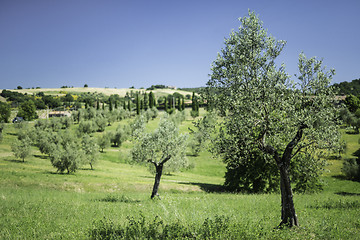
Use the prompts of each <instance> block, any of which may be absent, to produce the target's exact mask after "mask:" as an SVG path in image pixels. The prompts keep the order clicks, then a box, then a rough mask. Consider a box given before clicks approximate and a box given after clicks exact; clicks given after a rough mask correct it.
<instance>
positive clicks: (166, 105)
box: [164, 97, 168, 112]
mask: <svg viewBox="0 0 360 240" xmlns="http://www.w3.org/2000/svg"><path fill="white" fill-rule="evenodd" d="M164 105H165V106H164V109H165V112H167V111H168V102H167V97H165V103H164Z"/></svg>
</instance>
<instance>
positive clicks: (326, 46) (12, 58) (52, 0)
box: [0, 0, 360, 89]
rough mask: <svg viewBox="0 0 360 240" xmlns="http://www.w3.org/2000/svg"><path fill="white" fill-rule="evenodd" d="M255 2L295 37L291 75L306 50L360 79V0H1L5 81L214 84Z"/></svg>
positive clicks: (289, 57) (264, 16)
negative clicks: (214, 67) (234, 33)
mask: <svg viewBox="0 0 360 240" xmlns="http://www.w3.org/2000/svg"><path fill="white" fill-rule="evenodd" d="M248 9H251V10H253V11H255V12H256V13H257V14H259V17H260V19H261V20H262V21H263V22H264V26H265V28H267V29H268V31H269V33H270V34H272V35H273V36H274V37H275V38H277V39H281V40H286V41H287V45H286V48H285V49H284V51H283V53H282V56H281V58H280V61H281V62H284V63H285V64H286V66H287V71H288V73H289V74H291V75H294V74H295V73H296V71H297V58H298V55H299V53H300V52H301V51H304V53H305V55H306V56H308V57H311V56H317V57H319V58H323V59H324V63H325V65H327V66H328V67H331V68H335V69H336V73H337V74H336V75H335V77H334V81H333V82H341V81H351V80H353V79H357V78H360V72H359V71H360V26H359V25H360V18H359V13H360V1H359V0H342V1H327V0H309V1H308V0H303V1H289V0H286V1H285V0H284V1H276V0H271V1H268V0H266V1H256V0H253V1H243V0H234V1H232V0H222V1H220V0H214V1H212V0H189V1H187V0H182V1H179V0H176V1H171V0H164V1H157V0H151V1H149V0H143V1H136V0H133V1H131V0H129V1H123V0H101V1H100V0H0V89H4V88H8V89H12V88H16V87H17V86H18V85H20V86H22V87H24V88H28V87H41V88H47V87H61V86H65V85H67V86H74V87H82V86H84V84H85V83H86V84H88V85H89V87H110V88H112V87H117V88H126V87H130V86H135V87H136V88H140V87H145V88H146V87H149V86H151V85H153V84H164V85H173V86H177V87H199V86H205V85H206V82H207V80H208V74H209V73H210V65H211V63H212V61H213V60H215V58H216V56H217V53H218V52H219V51H220V50H221V48H222V47H223V46H224V38H225V37H227V36H228V35H229V33H230V31H231V30H232V29H237V28H238V27H239V24H240V23H239V21H238V18H239V17H242V16H245V15H247V13H248Z"/></svg>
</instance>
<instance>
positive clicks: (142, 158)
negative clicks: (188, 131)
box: [131, 119, 188, 198]
mask: <svg viewBox="0 0 360 240" xmlns="http://www.w3.org/2000/svg"><path fill="white" fill-rule="evenodd" d="M186 139H187V136H186V135H182V134H180V133H179V130H178V128H177V127H176V125H175V124H174V123H173V122H172V121H169V120H168V119H162V120H161V121H160V123H159V127H158V128H157V129H156V130H155V131H154V132H152V133H147V132H141V134H140V135H138V137H136V138H135V143H134V147H133V149H132V151H131V153H132V160H131V161H132V162H133V163H140V164H144V163H151V164H153V165H154V167H155V171H156V175H155V183H154V187H153V190H152V193H151V198H154V197H155V196H158V189H159V184H160V179H161V175H162V173H163V168H164V164H167V165H168V166H169V167H172V170H173V171H175V170H179V169H181V168H182V167H185V166H186V165H187V164H188V162H187V159H186V157H185V151H186Z"/></svg>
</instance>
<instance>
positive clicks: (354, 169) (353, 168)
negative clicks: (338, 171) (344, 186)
mask: <svg viewBox="0 0 360 240" xmlns="http://www.w3.org/2000/svg"><path fill="white" fill-rule="evenodd" d="M342 172H343V173H344V174H345V176H346V177H347V178H348V179H350V180H355V181H360V159H359V158H358V159H354V158H350V159H345V161H344V164H343V168H342Z"/></svg>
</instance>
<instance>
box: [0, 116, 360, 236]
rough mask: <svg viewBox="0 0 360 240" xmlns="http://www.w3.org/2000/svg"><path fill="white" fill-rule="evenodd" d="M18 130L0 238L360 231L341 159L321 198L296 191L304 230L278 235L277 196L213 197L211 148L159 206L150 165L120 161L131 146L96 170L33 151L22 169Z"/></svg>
mask: <svg viewBox="0 0 360 240" xmlns="http://www.w3.org/2000/svg"><path fill="white" fill-rule="evenodd" d="M188 116H189V115H188ZM158 121H159V119H156V120H154V121H152V122H150V124H149V126H148V128H149V129H148V130H149V131H151V130H153V129H154V128H155V127H156V126H157V123H158ZM192 121H193V120H192V119H191V118H190V117H188V118H187V120H186V121H184V122H183V123H182V125H181V127H180V129H181V131H182V132H184V133H186V132H187V131H188V130H187V129H188V127H191V126H192ZM128 123H129V120H125V121H122V122H118V123H115V124H113V125H112V126H111V127H107V129H106V131H110V130H112V129H116V127H117V125H118V124H128ZM74 128H76V126H74ZM17 131H18V129H16V128H14V125H12V124H7V125H6V128H5V130H4V132H3V136H4V138H3V141H2V142H1V143H0V239H89V238H90V237H91V233H92V232H94V230H96V231H97V232H99V231H100V232H101V231H102V230H104V231H107V232H111V231H112V230H114V229H115V228H117V229H120V230H121V229H122V228H126V227H127V228H128V229H132V230H133V231H134V232H133V234H134V236H135V234H136V233H139V232H142V233H145V232H147V233H149V232H151V231H164V229H165V227H164V228H161V226H165V224H170V225H171V224H172V225H171V226H172V227H173V228H172V229H177V230H176V231H180V230H181V229H182V230H184V229H185V230H186V229H190V230H191V231H192V232H191V234H195V235H196V234H198V235H197V236H198V238H199V239H201V238H204V236H209V237H208V239H216V238H218V239H228V238H229V236H231V237H230V238H231V239H358V236H359V234H360V221H359V218H358V216H359V213H360V199H359V197H360V184H359V183H356V182H351V181H346V180H343V178H342V177H341V171H340V168H341V163H342V161H341V160H333V161H332V162H329V163H330V165H329V166H328V169H327V172H326V174H325V175H324V177H323V181H324V183H325V189H324V191H323V192H321V193H318V194H312V195H308V194H296V195H295V206H296V210H297V214H298V217H299V221H300V227H298V228H293V229H285V230H274V228H275V227H276V226H277V224H278V223H280V214H281V213H280V210H281V208H280V194H255V195H247V194H232V193H223V192H218V190H219V188H220V186H221V184H222V183H223V176H224V173H225V166H224V164H223V163H222V162H221V161H220V160H219V159H216V158H213V157H212V156H211V155H210V153H209V152H207V151H203V152H201V154H200V156H199V157H193V156H190V155H189V156H188V157H189V160H190V161H191V162H192V163H193V165H194V168H192V169H190V170H188V171H184V172H180V173H173V174H171V175H164V176H163V178H162V180H161V183H160V190H159V193H160V196H161V200H159V199H156V200H150V194H151V189H152V185H153V181H154V176H153V175H152V174H151V173H150V172H149V171H148V168H147V167H146V166H138V165H129V164H127V163H126V162H127V158H129V154H130V150H131V147H132V145H131V142H125V143H124V144H123V145H122V147H121V148H113V147H109V148H107V149H105V152H104V153H101V154H100V160H99V162H98V164H97V165H96V166H95V170H89V168H88V167H87V166H84V167H83V168H82V169H80V170H78V171H77V172H76V173H75V174H58V173H56V169H55V168H53V167H52V166H51V163H50V160H49V159H48V157H47V156H45V155H43V154H41V153H40V152H39V151H38V150H37V149H36V148H33V152H32V155H31V156H30V157H29V158H27V159H26V160H25V162H24V163H23V162H20V161H18V160H17V159H15V158H14V156H13V155H12V152H11V144H12V142H13V141H14V140H15V138H16V133H17ZM97 134H99V133H96V134H95V135H97ZM343 135H344V139H346V141H347V142H348V144H349V146H351V147H349V148H348V149H347V152H346V156H350V155H351V154H352V152H351V151H356V150H357V148H360V145H359V144H358V142H357V140H358V139H359V137H360V136H359V135H348V134H346V132H345V131H344V132H343ZM160 222H161V224H162V225H161V224H160ZM155 225H156V226H155ZM99 229H100V230H99ZM179 229H180V230H179ZM194 229H195V230H194ZM150 230H151V231H150ZM174 231H175V230H174ZM197 231H198V232H197ZM221 231H223V232H221ZM219 232H220V233H219ZM217 233H219V234H217ZM149 234H150V233H149ZM206 234H208V235H206ZM216 234H217V235H216ZM195 235H192V236H195ZM211 236H212V237H211ZM179 238H183V237H179Z"/></svg>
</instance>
